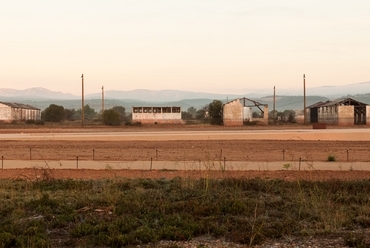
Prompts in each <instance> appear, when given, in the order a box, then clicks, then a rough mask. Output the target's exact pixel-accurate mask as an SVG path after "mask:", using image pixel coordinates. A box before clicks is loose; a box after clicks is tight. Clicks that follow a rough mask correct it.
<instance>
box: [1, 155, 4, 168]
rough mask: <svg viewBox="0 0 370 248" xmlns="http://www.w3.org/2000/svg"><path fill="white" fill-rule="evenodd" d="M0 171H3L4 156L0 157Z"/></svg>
mask: <svg viewBox="0 0 370 248" xmlns="http://www.w3.org/2000/svg"><path fill="white" fill-rule="evenodd" d="M1 169H2V170H4V156H1Z"/></svg>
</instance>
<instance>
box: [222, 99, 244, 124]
mask: <svg viewBox="0 0 370 248" xmlns="http://www.w3.org/2000/svg"><path fill="white" fill-rule="evenodd" d="M222 114H223V123H224V126H243V105H242V104H241V103H240V100H239V99H235V100H234V101H231V102H229V103H226V104H225V105H224V106H223V110H222Z"/></svg>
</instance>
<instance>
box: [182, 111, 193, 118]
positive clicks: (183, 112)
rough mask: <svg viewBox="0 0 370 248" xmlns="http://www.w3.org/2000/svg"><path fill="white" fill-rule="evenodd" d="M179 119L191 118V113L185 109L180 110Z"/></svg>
mask: <svg viewBox="0 0 370 248" xmlns="http://www.w3.org/2000/svg"><path fill="white" fill-rule="evenodd" d="M181 119H183V120H191V119H193V115H192V114H190V113H189V112H186V111H181Z"/></svg>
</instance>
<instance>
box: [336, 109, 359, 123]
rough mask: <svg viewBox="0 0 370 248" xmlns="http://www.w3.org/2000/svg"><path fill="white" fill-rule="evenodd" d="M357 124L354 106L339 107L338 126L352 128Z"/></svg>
mask: <svg viewBox="0 0 370 248" xmlns="http://www.w3.org/2000/svg"><path fill="white" fill-rule="evenodd" d="M354 124H355V108H354V106H338V125H340V126H352V125H354Z"/></svg>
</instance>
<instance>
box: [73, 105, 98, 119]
mask: <svg viewBox="0 0 370 248" xmlns="http://www.w3.org/2000/svg"><path fill="white" fill-rule="evenodd" d="M96 114H97V113H96V111H95V109H93V108H91V107H90V105H89V104H86V105H85V107H84V117H85V118H84V119H85V120H92V119H94V117H95V116H96ZM75 118H76V119H82V109H78V110H77V111H76V113H75Z"/></svg>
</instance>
